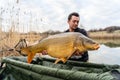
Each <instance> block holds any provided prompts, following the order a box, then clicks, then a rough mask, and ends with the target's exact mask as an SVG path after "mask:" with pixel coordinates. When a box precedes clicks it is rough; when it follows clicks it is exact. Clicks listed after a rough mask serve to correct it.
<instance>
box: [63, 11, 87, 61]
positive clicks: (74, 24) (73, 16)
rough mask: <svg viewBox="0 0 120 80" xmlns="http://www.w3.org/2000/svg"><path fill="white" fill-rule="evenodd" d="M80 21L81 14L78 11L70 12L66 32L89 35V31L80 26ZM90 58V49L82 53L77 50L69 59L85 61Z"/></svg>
mask: <svg viewBox="0 0 120 80" xmlns="http://www.w3.org/2000/svg"><path fill="white" fill-rule="evenodd" d="M79 21H80V16H79V14H78V13H77V12H73V13H70V14H69V16H68V25H69V29H67V30H66V31H65V32H79V33H82V34H83V35H85V36H87V37H88V34H87V32H86V31H85V30H84V29H81V28H79V27H78V24H79ZM88 59H89V55H88V51H86V52H84V53H82V55H81V53H80V52H75V53H74V55H72V56H71V57H70V58H69V60H75V61H83V62H87V61H88Z"/></svg>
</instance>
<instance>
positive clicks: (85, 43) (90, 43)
mask: <svg viewBox="0 0 120 80" xmlns="http://www.w3.org/2000/svg"><path fill="white" fill-rule="evenodd" d="M99 47H100V45H99V43H97V42H95V41H94V40H92V39H91V38H89V37H86V36H84V35H83V34H81V33H78V32H68V33H59V34H55V35H51V36H48V37H46V38H44V39H41V40H40V41H39V42H38V43H37V44H34V45H32V46H28V47H25V48H22V49H21V52H23V53H25V54H26V55H27V62H28V63H31V61H32V59H33V58H34V56H35V54H36V53H42V51H44V50H46V51H47V54H48V55H49V56H51V57H54V58H56V60H55V62H54V63H55V64H57V63H58V62H60V61H62V62H63V63H65V62H66V61H67V60H68V59H69V58H70V57H71V56H72V55H73V53H74V52H75V51H79V52H81V53H83V52H85V51H88V50H97V49H98V48H99Z"/></svg>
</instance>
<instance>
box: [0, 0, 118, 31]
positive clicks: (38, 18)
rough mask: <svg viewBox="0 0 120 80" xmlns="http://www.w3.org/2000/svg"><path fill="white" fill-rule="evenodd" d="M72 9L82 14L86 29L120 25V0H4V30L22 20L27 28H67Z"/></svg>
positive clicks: (0, 8) (0, 16)
mask: <svg viewBox="0 0 120 80" xmlns="http://www.w3.org/2000/svg"><path fill="white" fill-rule="evenodd" d="M17 1H18V3H17ZM4 10H5V11H4ZM71 12H78V13H79V14H80V24H79V27H80V25H83V26H84V29H86V30H90V29H99V28H105V27H108V26H120V0H0V13H1V14H0V21H1V23H2V26H3V28H2V29H3V30H7V29H9V28H10V27H11V26H10V25H11V24H12V23H18V25H19V26H16V28H17V29H19V31H24V32H26V31H39V32H43V31H47V30H59V31H64V30H66V29H67V28H68V24H67V17H68V15H69V13H71Z"/></svg>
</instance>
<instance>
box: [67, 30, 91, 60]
mask: <svg viewBox="0 0 120 80" xmlns="http://www.w3.org/2000/svg"><path fill="white" fill-rule="evenodd" d="M65 32H70V31H69V29H68V30H66V31H65ZM74 32H80V33H82V34H83V35H85V36H87V37H88V34H87V32H86V31H85V30H84V29H80V28H76V29H75V30H74ZM88 59H89V56H88V51H86V52H84V54H83V55H82V56H71V57H70V58H69V60H75V61H83V62H87V61H88Z"/></svg>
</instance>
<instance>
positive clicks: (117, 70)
mask: <svg viewBox="0 0 120 80" xmlns="http://www.w3.org/2000/svg"><path fill="white" fill-rule="evenodd" d="M54 61H55V59H51V58H45V57H43V58H35V59H34V60H33V61H32V63H31V64H28V63H26V57H6V58H3V59H2V61H1V67H0V80H120V66H119V65H108V64H95V63H88V62H78V61H70V60H68V61H67V62H66V63H65V64H63V63H58V64H54Z"/></svg>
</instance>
